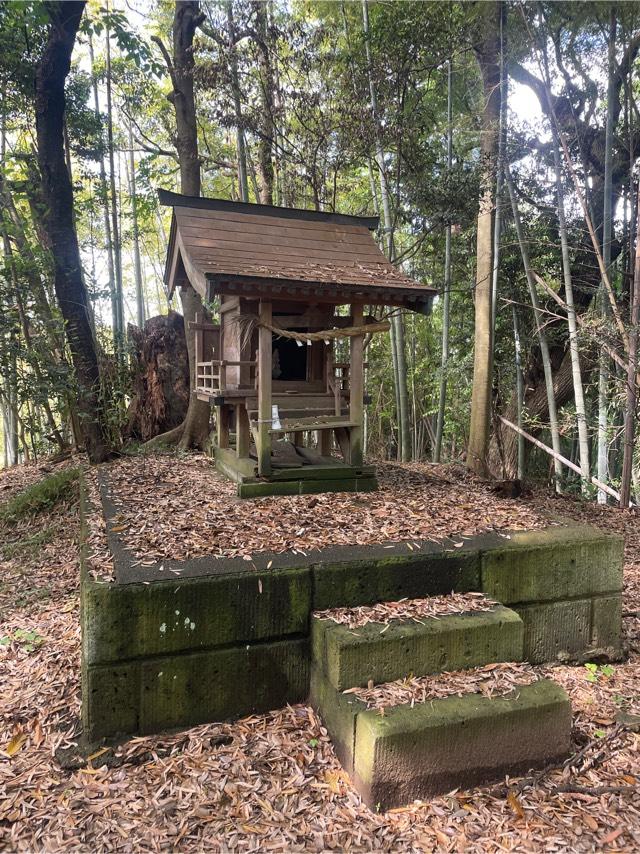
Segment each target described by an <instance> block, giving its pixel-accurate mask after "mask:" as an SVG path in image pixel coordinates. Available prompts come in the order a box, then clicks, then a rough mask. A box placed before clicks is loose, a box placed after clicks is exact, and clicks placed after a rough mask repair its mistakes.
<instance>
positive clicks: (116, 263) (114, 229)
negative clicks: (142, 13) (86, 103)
mask: <svg viewBox="0 0 640 854" xmlns="http://www.w3.org/2000/svg"><path fill="white" fill-rule="evenodd" d="M107 8H108V6H107ZM105 39H106V55H107V147H108V151H109V185H110V188H111V194H110V195H111V234H112V238H113V240H112V246H113V271H114V278H115V290H116V304H115V308H116V319H117V326H116V349H117V350H118V351H119V352H121V351H122V348H123V344H124V292H123V286H122V245H121V242H120V224H119V221H118V196H117V193H116V166H115V151H114V144H113V99H112V97H111V34H110V33H109V27H108V26H107V28H106V30H105Z"/></svg>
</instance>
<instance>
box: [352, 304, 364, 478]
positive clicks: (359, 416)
mask: <svg viewBox="0 0 640 854" xmlns="http://www.w3.org/2000/svg"><path fill="white" fill-rule="evenodd" d="M351 317H352V322H353V325H354V326H362V325H363V323H364V317H363V311H362V303H353V304H352V306H351ZM350 362H351V364H350V366H349V420H350V421H353V422H354V423H355V424H357V425H358V426H357V427H351V428H350V441H349V462H350V463H351V465H352V466H361V465H362V425H363V415H364V335H354V336H353V337H352V338H351V359H350Z"/></svg>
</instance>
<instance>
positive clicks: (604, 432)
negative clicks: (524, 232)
mask: <svg viewBox="0 0 640 854" xmlns="http://www.w3.org/2000/svg"><path fill="white" fill-rule="evenodd" d="M608 64H609V68H608V87H607V123H606V131H605V154H604V206H603V215H602V260H603V263H604V266H605V269H606V271H607V275H609V273H610V267H611V237H612V231H613V216H612V214H613V211H612V180H611V178H612V174H611V171H612V167H613V124H614V117H613V107H614V99H615V94H616V93H615V75H616V73H617V72H616V10H615V6H614V5H612V6H611V29H610V33H609V63H608ZM600 297H601V300H602V314H603V317H604V318H605V319H606V318H607V317H608V316H609V314H610V313H609V311H608V310H607V301H606V298H605V283H604V282H603V283H602V286H601V293H600ZM609 374H610V360H609V357H608V356H607V355H606V354H605V353H604V351H603V353H602V354H601V356H600V374H599V377H598V473H597V476H598V480H599V481H601V482H602V483H607V480H608V476H609V441H608V432H609V431H608V409H609ZM606 503H607V494H606V492H604V491H603V490H602V489H599V490H598V504H606Z"/></svg>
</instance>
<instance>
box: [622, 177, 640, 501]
mask: <svg viewBox="0 0 640 854" xmlns="http://www.w3.org/2000/svg"><path fill="white" fill-rule="evenodd" d="M636 210H637V219H638V223H637V228H636V255H635V264H634V273H633V281H632V283H631V318H630V320H631V328H630V330H629V363H628V367H627V393H626V403H625V411H624V438H623V443H624V448H623V457H622V477H621V483H620V507H623V508H627V507H628V506H629V501H630V499H631V480H632V477H633V451H634V437H635V429H636V406H637V401H638V398H637V388H636V367H637V364H638V324H639V323H640V188H639V190H638V200H637V204H636Z"/></svg>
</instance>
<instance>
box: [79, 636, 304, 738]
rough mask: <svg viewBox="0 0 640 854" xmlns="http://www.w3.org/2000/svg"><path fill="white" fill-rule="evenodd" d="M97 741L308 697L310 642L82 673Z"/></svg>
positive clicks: (88, 668)
mask: <svg viewBox="0 0 640 854" xmlns="http://www.w3.org/2000/svg"><path fill="white" fill-rule="evenodd" d="M82 688H83V690H82V698H83V710H82V716H83V726H84V735H85V737H86V739H87V740H88V741H90V742H95V741H98V740H99V739H101V738H105V737H112V736H117V735H124V734H128V733H134V732H138V733H153V732H159V731H160V730H163V729H171V728H174V727H180V726H194V725H195V724H199V723H207V722H209V721H223V720H231V719H235V718H238V717H240V716H242V715H246V714H252V713H259V712H267V711H269V710H271V709H278V708H281V707H282V706H286V705H287V704H288V703H299V702H301V701H303V700H305V699H306V696H307V693H308V688H309V648H308V641H307V639H306V638H301V639H298V640H286V641H276V642H273V643H256V644H249V645H243V646H237V647H230V648H226V649H212V650H207V651H204V652H192V653H183V654H182V655H172V656H156V657H153V658H148V659H138V660H134V661H125V662H121V663H118V664H94V665H87V664H86V663H85V666H84V668H83V686H82Z"/></svg>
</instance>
